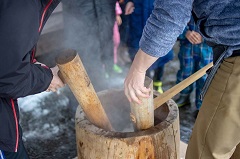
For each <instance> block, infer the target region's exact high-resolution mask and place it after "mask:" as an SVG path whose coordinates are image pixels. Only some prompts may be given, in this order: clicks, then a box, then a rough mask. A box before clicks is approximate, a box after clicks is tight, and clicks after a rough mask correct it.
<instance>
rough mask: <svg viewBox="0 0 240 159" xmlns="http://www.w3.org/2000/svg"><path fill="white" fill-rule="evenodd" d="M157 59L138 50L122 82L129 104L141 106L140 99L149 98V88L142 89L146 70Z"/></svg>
mask: <svg viewBox="0 0 240 159" xmlns="http://www.w3.org/2000/svg"><path fill="white" fill-rule="evenodd" d="M157 59H158V58H157V57H153V56H150V55H148V54H146V53H145V52H143V51H142V50H141V49H139V50H138V52H137V54H136V56H135V58H134V60H133V63H132V66H131V68H130V70H129V72H128V75H127V77H126V79H125V81H124V92H125V95H126V96H127V98H128V100H129V102H135V103H137V104H141V100H140V98H142V97H143V98H149V97H150V91H151V89H150V88H146V87H144V79H145V74H146V70H147V69H148V68H149V67H150V66H151V65H152V64H153V63H154V62H155V61H156V60H157Z"/></svg>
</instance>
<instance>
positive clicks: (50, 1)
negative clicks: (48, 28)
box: [38, 0, 53, 32]
mask: <svg viewBox="0 0 240 159" xmlns="http://www.w3.org/2000/svg"><path fill="white" fill-rule="evenodd" d="M52 1H53V0H49V2H48V4H47V5H46V6H45V8H44V10H43V14H42V17H41V21H40V26H39V28H38V32H40V31H41V30H42V27H43V20H44V17H45V14H46V12H47V10H48V8H49V7H50V5H51V4H52Z"/></svg>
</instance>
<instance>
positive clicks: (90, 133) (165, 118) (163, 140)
mask: <svg viewBox="0 0 240 159" xmlns="http://www.w3.org/2000/svg"><path fill="white" fill-rule="evenodd" d="M98 97H99V99H100V101H101V103H102V105H103V107H104V109H105V111H106V114H107V116H108V118H109V119H110V121H111V123H112V126H113V128H114V130H116V131H118V132H113V131H106V130H103V129H101V128H98V127H96V126H95V125H93V124H92V123H91V122H90V121H88V120H87V118H86V116H85V114H84V112H83V111H82V109H81V107H78V109H77V111H76V116H75V117H76V120H75V128H76V141H77V151H78V159H178V158H179V143H180V133H179V132H180V130H179V117H178V107H177V105H176V103H175V102H174V101H173V100H169V101H167V102H166V103H165V104H163V105H162V106H161V107H159V108H157V109H156V110H155V111H154V114H155V115H154V123H155V125H154V127H151V128H149V129H147V130H143V131H138V132H133V126H132V125H131V124H132V122H131V119H130V116H129V114H130V104H129V102H128V100H127V98H126V97H125V95H124V91H123V90H116V89H112V90H105V91H101V92H99V93H98Z"/></svg>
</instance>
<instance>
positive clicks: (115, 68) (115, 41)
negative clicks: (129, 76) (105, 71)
mask: <svg viewBox="0 0 240 159" xmlns="http://www.w3.org/2000/svg"><path fill="white" fill-rule="evenodd" d="M115 11H116V21H115V23H114V27H113V44H114V47H113V63H114V64H113V71H114V72H116V73H122V69H121V67H120V66H119V65H118V64H117V62H118V60H117V59H118V47H119V44H120V33H119V28H118V26H119V25H121V24H122V19H121V16H120V15H121V14H122V9H121V7H120V5H119V2H118V1H117V2H116V7H115Z"/></svg>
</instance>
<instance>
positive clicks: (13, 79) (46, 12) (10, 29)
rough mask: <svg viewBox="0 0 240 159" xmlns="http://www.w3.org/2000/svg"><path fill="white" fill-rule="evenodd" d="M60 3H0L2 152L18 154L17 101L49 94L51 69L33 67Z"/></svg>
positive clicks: (5, 0) (11, 0)
mask: <svg viewBox="0 0 240 159" xmlns="http://www.w3.org/2000/svg"><path fill="white" fill-rule="evenodd" d="M58 3H59V0H37V1H33V0H1V1H0V150H4V151H11V152H14V151H15V152H16V151H17V149H18V142H19V138H21V134H20V127H19V110H18V105H17V98H19V97H25V96H27V95H32V94H36V93H39V92H42V91H45V90H46V89H47V88H48V86H49V84H50V82H51V80H52V72H51V70H50V69H49V68H46V67H42V66H40V65H36V64H33V59H34V54H35V46H36V44H37V41H38V39H39V36H40V33H41V31H42V28H43V26H44V24H45V23H46V20H47V19H48V17H49V16H50V14H51V13H52V11H53V10H54V9H55V7H56V6H57V5H58Z"/></svg>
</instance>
